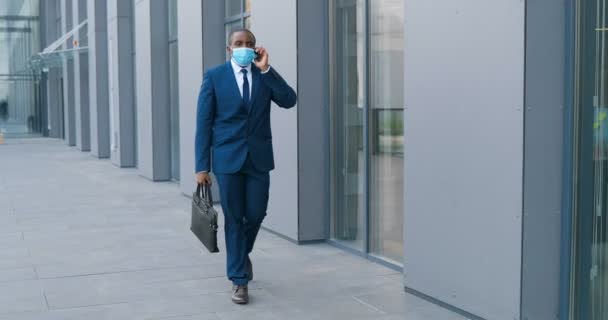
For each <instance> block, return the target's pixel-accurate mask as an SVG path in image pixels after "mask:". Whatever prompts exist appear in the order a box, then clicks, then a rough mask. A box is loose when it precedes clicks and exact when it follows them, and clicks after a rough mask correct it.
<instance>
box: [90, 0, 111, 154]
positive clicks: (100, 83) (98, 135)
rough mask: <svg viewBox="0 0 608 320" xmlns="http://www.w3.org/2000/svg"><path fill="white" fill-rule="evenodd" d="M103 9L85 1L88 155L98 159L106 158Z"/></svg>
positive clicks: (95, 0)
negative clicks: (89, 129)
mask: <svg viewBox="0 0 608 320" xmlns="http://www.w3.org/2000/svg"><path fill="white" fill-rule="evenodd" d="M107 8H108V4H107V1H106V0H88V3H87V11H88V14H87V16H88V21H89V23H88V24H89V28H88V36H89V106H90V110H91V113H90V123H91V154H92V155H93V156H95V157H98V158H108V157H110V110H109V105H110V101H109V99H110V94H109V91H108V68H109V66H108V16H107Z"/></svg>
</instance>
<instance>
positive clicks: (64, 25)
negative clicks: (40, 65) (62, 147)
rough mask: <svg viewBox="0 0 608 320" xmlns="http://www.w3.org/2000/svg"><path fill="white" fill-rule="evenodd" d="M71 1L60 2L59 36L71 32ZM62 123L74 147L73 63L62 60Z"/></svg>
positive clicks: (67, 138)
mask: <svg viewBox="0 0 608 320" xmlns="http://www.w3.org/2000/svg"><path fill="white" fill-rule="evenodd" d="M72 1H73V0H61V34H65V33H67V32H68V31H70V30H72V28H73V27H72V26H73V24H72V21H73V20H72V18H73V14H72ZM71 48H72V42H71V41H69V40H68V41H66V43H65V44H64V45H63V46H62V49H64V50H66V49H71ZM62 72H63V105H64V110H63V111H64V112H63V116H64V119H63V123H64V128H65V141H66V143H67V144H68V145H70V146H75V145H76V115H75V104H74V61H73V60H70V59H67V58H63V67H62Z"/></svg>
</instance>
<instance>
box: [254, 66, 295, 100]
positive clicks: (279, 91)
mask: <svg viewBox="0 0 608 320" xmlns="http://www.w3.org/2000/svg"><path fill="white" fill-rule="evenodd" d="M261 76H262V81H264V83H265V84H266V85H267V86H268V87H269V88H270V91H272V97H271V99H272V101H274V102H275V103H276V104H277V105H278V106H279V107H281V108H286V109H289V108H292V107H293V106H295V105H296V101H297V96H296V92H295V91H294V90H293V89H292V88H291V87H290V86H289V85H288V84H287V82H285V80H283V78H282V77H281V75H280V74H279V73H278V72H277V71H276V70H275V69H274V68H272V67H271V68H270V70H269V71H268V72H266V73H264V74H262V75H261Z"/></svg>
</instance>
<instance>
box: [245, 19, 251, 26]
mask: <svg viewBox="0 0 608 320" xmlns="http://www.w3.org/2000/svg"><path fill="white" fill-rule="evenodd" d="M245 28H247V29H251V18H250V17H247V18H245Z"/></svg>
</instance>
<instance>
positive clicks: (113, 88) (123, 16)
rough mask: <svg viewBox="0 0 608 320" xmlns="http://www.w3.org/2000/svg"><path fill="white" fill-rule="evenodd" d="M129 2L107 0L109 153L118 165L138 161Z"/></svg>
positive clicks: (131, 24)
mask: <svg viewBox="0 0 608 320" xmlns="http://www.w3.org/2000/svg"><path fill="white" fill-rule="evenodd" d="M132 3H133V2H132V1H123V0H108V91H109V95H110V99H109V103H110V106H109V113H110V115H109V116H110V150H111V154H110V157H111V161H112V163H113V164H115V165H117V166H119V167H134V166H136V163H137V156H136V146H137V143H136V130H135V128H136V123H135V98H134V95H135V92H134V73H133V72H134V67H133V64H134V62H133V51H134V44H133V36H132V35H133V27H132V26H133V7H132V6H131V5H132Z"/></svg>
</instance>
